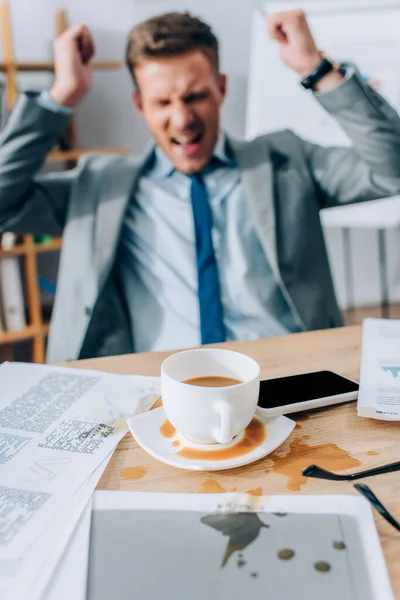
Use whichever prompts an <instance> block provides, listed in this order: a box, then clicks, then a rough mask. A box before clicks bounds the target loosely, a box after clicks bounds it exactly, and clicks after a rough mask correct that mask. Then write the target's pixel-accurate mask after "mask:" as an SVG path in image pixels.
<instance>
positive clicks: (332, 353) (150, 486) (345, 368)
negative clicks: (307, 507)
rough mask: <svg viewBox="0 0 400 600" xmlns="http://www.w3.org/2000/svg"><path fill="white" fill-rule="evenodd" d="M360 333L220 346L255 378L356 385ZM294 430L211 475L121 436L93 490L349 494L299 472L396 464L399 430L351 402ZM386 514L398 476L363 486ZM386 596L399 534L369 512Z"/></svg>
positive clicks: (147, 367) (105, 364) (151, 369)
mask: <svg viewBox="0 0 400 600" xmlns="http://www.w3.org/2000/svg"><path fill="white" fill-rule="evenodd" d="M360 341H361V329H360V328H359V327H348V328H343V329H336V330H332V331H325V332H312V333H301V334H296V335H292V336H289V337H283V338H278V339H272V340H260V341H256V342H244V343H235V344H226V347H229V348H232V349H235V350H238V351H241V352H244V353H246V354H248V355H250V356H252V357H253V358H255V359H256V360H257V361H258V362H259V364H260V366H261V374H262V377H264V378H267V377H276V376H280V375H287V374H294V373H302V372H306V371H314V370H319V369H331V370H333V371H337V372H339V373H342V374H343V375H347V376H349V377H352V378H354V379H357V380H358V376H359V361H360ZM166 356H167V354H166V353H160V354H158V353H157V354H136V355H129V356H121V357H112V358H104V359H100V360H88V361H81V362H78V363H71V364H70V366H74V367H81V368H94V369H101V370H104V371H109V372H113V373H131V374H140V375H159V373H160V365H161V362H162V361H163V359H164V358H165V357H166ZM294 418H295V420H296V421H297V427H296V429H295V430H294V432H293V433H292V435H291V436H290V438H289V439H288V440H287V441H286V442H285V444H283V445H282V446H281V447H280V448H279V449H278V450H277V451H275V452H274V453H273V454H271V455H269V456H267V457H266V458H265V459H263V460H260V461H259V462H257V463H255V464H253V465H249V466H247V467H243V468H240V469H235V470H233V471H226V472H223V471H221V472H217V473H212V474H211V473H204V472H203V473H196V472H192V471H181V470H179V469H175V468H173V467H169V466H167V465H164V464H162V463H160V462H158V461H156V460H154V459H153V458H151V457H150V456H149V455H147V454H146V453H145V452H144V451H143V450H142V449H141V448H140V447H139V446H138V445H137V444H136V443H135V441H134V440H133V438H132V436H131V435H130V434H128V435H127V436H126V437H125V438H124V439H123V440H122V441H121V443H120V444H119V446H118V448H117V450H116V452H115V453H114V456H113V457H112V459H111V461H110V464H109V465H108V467H107V469H106V471H105V473H104V475H103V477H102V479H101V481H100V483H99V486H98V487H99V489H108V490H138V491H151V492H156V491H162V492H193V493H195V492H204V493H207V492H208V493H210V492H230V491H238V492H250V493H253V494H255V495H261V494H263V495H269V494H286V493H302V494H357V492H356V491H355V490H354V488H353V486H352V484H350V483H341V482H328V481H321V480H317V479H315V480H313V479H309V480H306V479H305V478H303V477H301V471H302V469H303V468H304V467H306V466H308V465H310V464H314V463H315V464H318V465H320V466H322V467H326V468H329V469H337V470H338V471H341V470H345V469H347V468H350V469H354V468H357V469H358V468H360V469H361V468H367V467H373V466H378V465H380V464H384V463H389V462H394V461H396V460H399V454H400V452H399V451H400V425H399V424H397V423H387V422H383V421H382V422H379V421H374V420H370V419H363V418H359V417H357V415H356V405H355V403H350V404H347V405H341V406H337V407H331V408H328V409H321V410H318V411H313V412H309V413H302V414H298V415H297V416H295V417H294ZM366 483H367V484H369V485H370V486H371V488H372V489H373V491H374V492H375V494H376V495H377V496H378V498H380V499H381V500H382V502H383V503H384V504H385V505H386V506H387V508H388V509H389V510H390V511H393V514H394V515H395V516H396V517H397V518H398V519H399V518H400V508H399V507H400V502H399V499H400V475H399V473H391V474H388V475H380V476H379V477H376V478H371V479H368V480H366ZM375 519H376V524H377V527H378V531H379V535H380V539H381V543H382V547H383V550H384V553H385V557H386V562H387V565H388V569H389V573H390V577H391V581H392V585H393V589H394V593H395V595H396V598H398V599H399V600H400V534H399V533H398V532H396V531H395V529H394V528H393V527H391V526H390V525H388V524H387V523H386V521H384V520H383V519H382V518H381V517H380V516H379V515H376V513H375Z"/></svg>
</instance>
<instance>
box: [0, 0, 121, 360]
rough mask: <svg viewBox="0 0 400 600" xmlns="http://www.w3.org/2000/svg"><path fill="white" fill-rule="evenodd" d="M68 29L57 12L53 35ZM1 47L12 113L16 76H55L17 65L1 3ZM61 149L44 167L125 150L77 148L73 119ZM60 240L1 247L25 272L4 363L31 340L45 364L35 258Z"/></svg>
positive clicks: (96, 66)
mask: <svg viewBox="0 0 400 600" xmlns="http://www.w3.org/2000/svg"><path fill="white" fill-rule="evenodd" d="M67 28H68V18H67V12H66V11H65V10H59V11H58V12H57V13H56V33H57V36H59V35H62V34H63V33H64V32H65V30H66V29H67ZM0 47H1V50H2V58H1V60H0V75H2V73H4V78H5V82H6V106H7V108H8V109H10V110H11V109H12V108H13V106H14V104H15V102H16V100H17V97H18V82H17V76H18V73H19V72H21V71H23V72H31V73H37V72H48V73H54V70H55V64H54V60H51V59H50V60H48V61H23V60H22V61H19V60H18V59H17V58H16V56H15V53H14V48H13V39H12V28H11V16H10V7H9V2H7V1H5V0H0ZM123 65H124V63H123V62H122V61H116V60H93V62H91V67H92V69H93V70H112V69H120V68H121V67H123ZM61 145H62V147H65V148H68V149H69V150H67V151H59V150H57V149H56V146H55V147H54V150H53V151H52V152H50V153H49V154H48V155H47V157H46V162H47V163H57V162H59V163H64V165H62V167H65V168H71V167H74V166H75V163H76V161H77V160H78V158H79V157H80V156H82V155H83V154H86V153H88V152H93V153H97V154H104V153H111V154H126V153H127V152H128V150H127V149H126V148H77V145H78V144H77V135H76V117H75V116H73V117H72V118H71V119H69V122H68V125H67V127H66V129H65V131H64V133H63V135H62V144H61ZM61 246H62V239H58V238H54V239H53V240H50V241H49V242H48V243H46V241H44V243H42V244H36V243H35V241H34V237H33V236H32V235H24V236H22V237H21V240H20V243H19V244H17V245H15V246H14V247H12V248H10V250H2V249H1V247H0V259H4V258H6V257H11V256H21V257H22V258H23V261H22V262H23V271H24V275H23V277H24V283H25V286H24V290H25V291H26V296H27V313H28V314H27V322H28V323H29V324H28V325H27V326H26V327H24V328H23V329H21V330H20V331H5V332H0V346H5V348H3V352H2V354H3V355H4V356H5V355H7V357H8V358H7V360H13V350H12V345H13V343H14V342H19V341H21V340H32V342H31V344H32V360H33V362H35V363H43V362H44V361H45V338H46V336H47V335H48V333H49V327H50V324H49V323H48V322H47V319H48V317H49V314H47V313H46V311H44V310H43V306H42V305H41V296H40V291H39V285H38V269H37V260H38V255H39V254H42V253H45V252H52V251H57V250H60V249H61Z"/></svg>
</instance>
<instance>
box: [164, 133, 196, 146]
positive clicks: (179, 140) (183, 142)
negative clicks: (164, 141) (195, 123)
mask: <svg viewBox="0 0 400 600" xmlns="http://www.w3.org/2000/svg"><path fill="white" fill-rule="evenodd" d="M202 138H203V133H202V132H199V133H196V135H192V136H190V137H189V136H180V137H173V138H171V141H172V143H173V144H175V145H177V146H192V145H195V144H199V143H200V142H201V140H202Z"/></svg>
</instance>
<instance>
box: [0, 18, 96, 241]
mask: <svg viewBox="0 0 400 600" xmlns="http://www.w3.org/2000/svg"><path fill="white" fill-rule="evenodd" d="M93 54H94V45H93V41H92V38H91V35H90V33H89V32H88V30H87V29H86V27H84V26H82V25H79V26H76V27H73V28H71V29H69V30H67V31H66V32H65V33H64V34H62V35H61V36H60V37H59V38H57V40H56V41H55V44H54V60H55V80H54V85H53V87H52V88H51V90H50V92H49V94H48V95H47V96H46V95H40V96H38V95H34V94H24V95H22V96H21V97H20V98H19V100H18V101H17V104H16V106H15V107H14V109H13V111H12V114H11V116H10V119H9V122H8V124H7V126H6V127H5V129H4V131H3V132H2V134H1V135H0V231H14V232H16V233H32V234H39V233H48V234H52V235H59V234H60V233H61V232H62V229H63V226H64V223H65V218H66V213H67V209H68V201H69V195H70V190H71V184H72V182H73V180H74V178H75V177H76V170H72V171H66V172H61V173H55V174H49V175H38V171H39V170H40V168H41V167H42V165H43V163H44V161H45V157H46V154H47V153H48V152H49V150H51V148H52V147H53V146H54V145H55V143H56V142H57V140H58V138H59V136H60V134H61V133H62V132H63V130H64V129H65V126H66V125H67V123H68V120H69V118H70V115H71V114H72V112H73V109H74V108H75V107H76V106H77V105H78V104H79V102H80V101H81V100H82V98H83V97H84V96H85V95H86V94H87V92H88V91H89V89H90V87H91V69H90V59H91V58H92V56H93Z"/></svg>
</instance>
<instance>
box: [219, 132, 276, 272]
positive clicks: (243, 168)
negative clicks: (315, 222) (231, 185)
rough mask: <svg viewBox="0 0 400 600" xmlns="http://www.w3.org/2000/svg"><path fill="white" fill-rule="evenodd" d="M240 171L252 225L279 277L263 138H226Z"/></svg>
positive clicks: (267, 156) (267, 149)
mask: <svg viewBox="0 0 400 600" xmlns="http://www.w3.org/2000/svg"><path fill="white" fill-rule="evenodd" d="M228 142H229V145H230V148H231V149H232V152H233V155H234V157H235V160H236V164H237V165H238V167H239V170H240V172H241V177H242V182H243V186H244V190H245V194H246V199H247V201H248V203H249V206H250V210H251V212H252V214H253V217H254V224H255V228H256V231H257V233H258V235H259V238H260V242H261V245H262V247H263V249H264V252H265V254H266V256H267V258H268V261H269V263H270V266H271V269H272V271H273V273H274V275H275V277H276V278H277V279H278V281H280V280H281V276H280V273H279V266H278V254H277V246H276V228H275V205H274V173H273V165H272V161H271V151H270V147H269V144H268V142H267V140H266V139H265V138H264V139H261V138H258V139H256V140H253V141H251V142H239V141H237V140H232V139H229V140H228Z"/></svg>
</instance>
